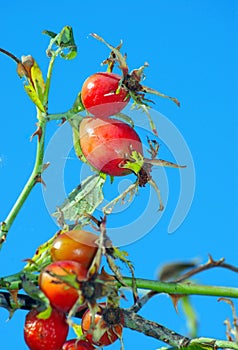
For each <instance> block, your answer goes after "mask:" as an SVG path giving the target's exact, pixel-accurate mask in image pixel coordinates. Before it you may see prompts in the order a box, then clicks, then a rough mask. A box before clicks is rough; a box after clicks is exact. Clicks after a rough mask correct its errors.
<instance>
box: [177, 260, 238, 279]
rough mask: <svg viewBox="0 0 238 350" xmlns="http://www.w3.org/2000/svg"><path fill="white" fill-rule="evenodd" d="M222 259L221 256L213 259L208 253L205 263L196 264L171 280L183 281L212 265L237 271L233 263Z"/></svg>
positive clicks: (212, 266)
mask: <svg viewBox="0 0 238 350" xmlns="http://www.w3.org/2000/svg"><path fill="white" fill-rule="evenodd" d="M224 261H225V259H224V258H221V259H219V260H214V259H213V258H212V256H211V255H209V260H208V262H207V263H205V264H203V265H200V266H197V267H195V268H194V269H192V270H190V271H188V272H186V273H184V274H183V275H181V276H179V277H178V278H176V279H174V280H173V282H174V283H178V282H183V281H185V280H187V279H189V278H191V277H192V276H194V275H196V274H198V273H200V272H203V271H206V270H209V269H212V268H214V267H222V268H225V269H228V270H231V271H233V272H237V273H238V267H235V266H233V265H230V264H227V263H225V262H224Z"/></svg>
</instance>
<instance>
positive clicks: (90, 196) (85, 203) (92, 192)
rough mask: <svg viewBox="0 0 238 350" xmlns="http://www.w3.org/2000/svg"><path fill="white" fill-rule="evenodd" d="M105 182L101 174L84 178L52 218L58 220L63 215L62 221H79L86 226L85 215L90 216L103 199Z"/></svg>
mask: <svg viewBox="0 0 238 350" xmlns="http://www.w3.org/2000/svg"><path fill="white" fill-rule="evenodd" d="M105 180H106V176H105V175H102V174H95V175H91V176H89V177H88V178H86V179H85V180H84V181H83V182H82V183H81V184H80V185H79V186H78V187H76V188H75V189H74V190H73V191H72V192H71V193H70V194H69V196H68V198H67V199H66V200H65V201H64V203H63V204H62V205H61V206H60V207H59V208H58V210H57V211H56V212H55V213H53V216H55V217H57V218H59V217H60V216H62V215H63V217H64V220H69V221H78V220H80V221H81V224H82V225H86V224H87V223H88V221H89V218H88V217H86V216H85V214H92V213H93V212H94V210H95V209H96V208H97V207H98V205H99V204H100V203H101V202H102V201H103V199H104V196H103V192H102V188H103V185H104V183H105Z"/></svg>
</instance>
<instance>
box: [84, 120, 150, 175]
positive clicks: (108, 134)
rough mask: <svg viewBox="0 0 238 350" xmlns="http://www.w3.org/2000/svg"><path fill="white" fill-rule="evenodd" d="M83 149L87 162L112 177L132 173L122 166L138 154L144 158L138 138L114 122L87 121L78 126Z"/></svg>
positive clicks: (129, 128)
mask: <svg viewBox="0 0 238 350" xmlns="http://www.w3.org/2000/svg"><path fill="white" fill-rule="evenodd" d="M79 137H80V147H81V149H82V152H83V154H84V156H85V158H86V159H87V161H88V162H89V163H90V164H91V165H92V166H93V167H94V168H95V169H97V170H99V171H102V172H104V173H106V174H108V175H111V176H124V175H127V174H130V173H131V172H132V171H131V170H129V169H125V168H122V167H121V165H123V164H125V163H126V161H127V160H128V159H129V157H130V156H131V154H132V151H136V152H138V153H140V154H141V155H142V154H143V150H142V143H141V140H140V137H139V135H138V134H137V133H136V131H135V130H134V129H133V128H132V127H131V126H130V125H128V124H126V123H124V122H122V121H120V120H117V119H113V118H104V119H101V118H93V117H86V118H84V119H83V120H82V122H81V123H80V126H79Z"/></svg>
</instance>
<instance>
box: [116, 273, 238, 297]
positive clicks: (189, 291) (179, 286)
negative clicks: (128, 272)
mask: <svg viewBox="0 0 238 350" xmlns="http://www.w3.org/2000/svg"><path fill="white" fill-rule="evenodd" d="M123 280H124V282H125V283H126V284H127V285H128V286H130V287H131V286H132V283H133V280H132V278H130V277H123ZM136 285H137V288H140V289H147V290H153V291H155V292H158V293H167V294H181V295H207V296H214V297H229V298H238V288H232V287H223V286H208V285H199V284H193V283H191V282H187V283H170V282H159V281H154V280H147V279H141V278H137V279H136Z"/></svg>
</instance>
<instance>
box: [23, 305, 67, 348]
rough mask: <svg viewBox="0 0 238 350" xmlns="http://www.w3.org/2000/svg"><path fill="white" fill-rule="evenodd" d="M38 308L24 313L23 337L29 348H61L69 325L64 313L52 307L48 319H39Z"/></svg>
mask: <svg viewBox="0 0 238 350" xmlns="http://www.w3.org/2000/svg"><path fill="white" fill-rule="evenodd" d="M38 313H39V310H37V309H32V310H31V311H30V312H28V314H27V315H26V320H25V327H24V339H25V342H26V344H27V346H28V348H29V349H30V350H61V348H62V345H63V344H64V342H65V341H66V338H67V335H68V330H69V326H68V324H67V323H66V317H65V314H64V313H62V312H60V311H57V310H55V309H52V312H51V315H50V317H49V318H48V319H45V320H43V319H39V318H37V315H38Z"/></svg>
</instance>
